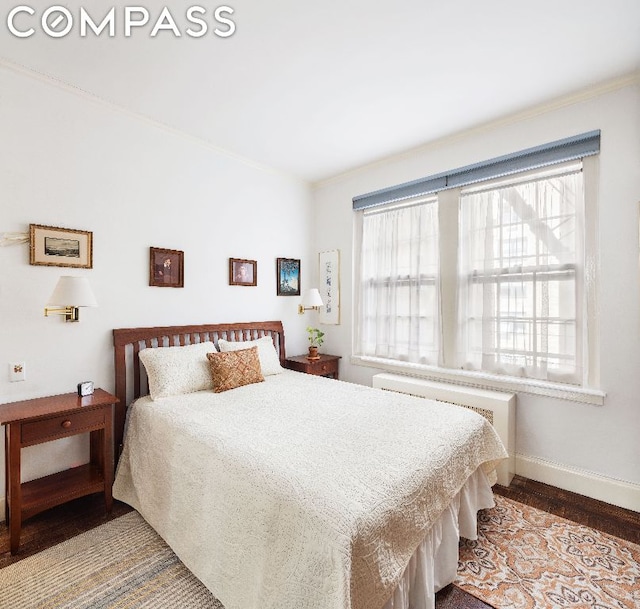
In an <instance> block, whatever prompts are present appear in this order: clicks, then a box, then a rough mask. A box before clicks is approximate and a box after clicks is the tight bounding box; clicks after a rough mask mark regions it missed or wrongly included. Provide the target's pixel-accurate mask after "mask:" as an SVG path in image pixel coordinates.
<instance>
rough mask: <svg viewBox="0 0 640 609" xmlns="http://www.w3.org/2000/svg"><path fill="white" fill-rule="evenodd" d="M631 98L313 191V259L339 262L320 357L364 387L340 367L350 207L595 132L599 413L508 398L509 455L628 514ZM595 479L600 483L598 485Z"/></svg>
mask: <svg viewBox="0 0 640 609" xmlns="http://www.w3.org/2000/svg"><path fill="white" fill-rule="evenodd" d="M639 89H640V87H639V86H638V80H637V78H636V79H633V78H632V79H628V80H627V81H625V82H620V83H618V85H617V86H609V85H607V88H605V87H604V86H603V87H602V88H601V89H600V90H599V91H598V92H597V94H596V92H594V91H592V92H590V93H589V94H584V95H582V96H581V97H580V98H577V97H576V98H574V99H573V100H563V101H562V102H558V103H556V104H553V105H549V106H547V107H545V108H539V109H535V110H532V111H530V112H527V113H526V114H523V115H521V116H519V117H513V118H511V119H505V120H504V121H501V122H499V123H494V124H492V125H489V126H486V127H484V128H479V129H476V130H474V131H472V132H468V133H463V134H460V135H458V136H456V137H452V138H449V139H447V140H443V141H441V142H436V143H434V144H431V145H428V146H425V147H422V148H420V149H416V150H413V151H409V152H407V153H405V154H403V155H399V156H397V157H393V158H389V159H386V160H384V161H381V162H379V163H376V164H374V165H371V166H368V167H364V168H361V169H359V170H356V171H353V172H350V173H347V174H345V175H343V176H338V177H336V178H334V179H332V180H329V181H326V182H324V183H322V184H319V185H317V187H316V189H315V227H316V229H315V235H316V236H315V245H316V249H318V250H319V251H321V250H324V249H333V248H338V249H340V250H341V256H342V285H343V286H344V288H343V290H342V324H341V325H340V326H332V327H327V340H326V343H325V345H326V351H327V352H332V353H336V354H340V355H342V356H343V359H342V362H341V374H342V378H345V379H346V380H351V381H354V382H358V383H363V384H370V383H371V377H372V376H373V374H375V373H377V372H379V370H375V369H372V368H364V367H361V366H356V365H354V364H351V363H350V362H349V355H350V354H351V334H352V323H351V320H352V294H351V292H350V289H348V286H351V285H352V264H353V255H352V254H353V252H352V242H353V238H352V202H351V199H352V197H353V196H355V195H359V194H364V193H367V192H371V191H374V190H377V189H380V188H384V187H386V186H392V185H396V184H400V183H403V182H406V181H409V180H415V179H418V178H421V177H424V176H427V175H430V174H435V173H438V172H441V171H445V170H447V169H451V168H454V167H460V166H464V165H468V164H471V163H475V162H479V161H483V160H486V159H489V158H492V157H495V156H499V155H502V154H507V153H510V152H515V151H518V150H521V149H524V148H528V147H531V146H535V145H538V144H544V143H546V142H550V141H553V140H557V139H560V138H563V137H567V136H571V135H576V134H578V133H582V132H586V131H590V130H592V129H601V130H602V138H601V153H600V159H599V168H600V180H599V238H600V252H599V256H600V291H599V292H600V293H599V298H600V324H601V353H600V355H601V388H602V389H603V390H605V391H606V392H607V397H606V399H605V404H604V406H589V405H586V404H580V403H575V402H570V401H566V400H558V399H552V398H544V397H537V396H533V395H527V394H519V395H518V407H517V452H518V455H519V462H520V463H521V466H522V468H523V470H522V471H523V472H524V471H525V470H524V466H526V474H528V475H529V476H530V477H538V479H541V480H542V481H548V482H550V483H555V484H557V485H559V486H563V485H564V486H565V487H568V486H572V488H571V489H570V490H576V491H579V492H582V493H583V494H587V495H591V496H597V497H598V498H601V499H608V500H610V501H611V502H612V503H618V504H624V505H626V506H627V507H635V509H637V510H640V486H639V485H640V442H639V441H638V432H639V430H640V347H639V344H640V343H639V339H640V328H639V320H640V299H639V273H638V205H639V201H640V111H639V110H640V107H639V106H640V91H639ZM470 103H473V101H472V99H470ZM434 120H437V117H434ZM554 472H555V473H556V474H558V472H562V474H563V475H559V474H558V475H554ZM567 472H568V474H567ZM564 474H567V475H564ZM603 480H604V482H605V484H604V485H600V486H598V485H599V483H600V482H602V481H603ZM618 481H620V482H621V484H617V482H618ZM596 486H598V488H596ZM614 487H618V488H617V489H616V488H614ZM617 491H621V493H622V495H624V498H623V499H618V498H615V497H609V493H613V492H617ZM603 495H604V496H603Z"/></svg>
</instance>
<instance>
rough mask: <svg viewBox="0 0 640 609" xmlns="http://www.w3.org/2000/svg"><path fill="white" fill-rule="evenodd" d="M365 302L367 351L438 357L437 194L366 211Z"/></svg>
mask: <svg viewBox="0 0 640 609" xmlns="http://www.w3.org/2000/svg"><path fill="white" fill-rule="evenodd" d="M359 303H360V315H359V322H358V324H357V327H358V336H359V345H358V350H359V352H360V353H361V354H363V355H368V356H373V357H380V358H386V359H394V360H400V361H408V362H416V363H421V364H436V363H437V362H438V353H439V349H440V340H439V318H438V317H439V316H438V215H437V201H436V199H434V198H431V199H428V200H422V201H417V202H413V203H412V204H409V205H402V206H394V207H391V208H385V209H381V210H373V211H370V212H366V213H365V214H364V215H363V218H362V249H361V264H360V293H359Z"/></svg>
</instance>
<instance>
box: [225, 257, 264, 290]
mask: <svg viewBox="0 0 640 609" xmlns="http://www.w3.org/2000/svg"><path fill="white" fill-rule="evenodd" d="M229 285H258V263H257V262H256V261H255V260H245V259H243V258H229Z"/></svg>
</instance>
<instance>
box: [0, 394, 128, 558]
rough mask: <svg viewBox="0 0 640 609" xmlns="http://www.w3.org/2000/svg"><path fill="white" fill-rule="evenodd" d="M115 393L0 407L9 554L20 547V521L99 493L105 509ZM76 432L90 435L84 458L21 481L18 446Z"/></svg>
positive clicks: (110, 500) (110, 502)
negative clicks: (85, 460)
mask: <svg viewBox="0 0 640 609" xmlns="http://www.w3.org/2000/svg"><path fill="white" fill-rule="evenodd" d="M118 401H119V400H118V398H117V397H116V396H115V395H111V394H110V393H108V392H106V391H104V390H102V389H96V390H95V392H94V393H93V394H92V395H88V396H85V397H79V396H78V394H77V393H65V394H62V395H54V396H50V397H45V398H36V399H33V400H24V401H21V402H12V403H9V404H1V405H0V425H5V468H6V471H5V490H6V494H5V498H6V506H5V518H6V522H7V525H8V526H9V528H10V532H9V536H10V546H11V554H16V553H17V551H18V547H19V546H20V531H21V528H22V521H23V520H26V519H27V518H30V517H31V516H34V515H35V514H38V513H39V512H42V511H44V510H47V509H49V508H52V507H54V506H56V505H60V504H61V503H66V502H67V501H71V500H72V499H77V498H78V497H84V496H85V495H90V494H92V493H104V501H105V507H106V510H107V512H110V511H111V508H112V506H113V498H112V495H111V487H112V486H113V417H114V407H115V404H117V403H118ZM81 433H89V434H90V455H91V457H90V462H89V463H87V464H86V465H81V466H79V467H73V468H71V469H67V470H65V471H62V472H58V473H56V474H52V475H50V476H44V477H43V478H38V479H37V480H32V481H30V482H24V483H22V484H21V482H20V481H21V478H20V472H21V462H20V456H21V454H20V453H21V449H23V448H24V447H26V446H33V445H35V444H42V443H44V442H51V441H52V440H58V439H60V438H67V437H69V436H75V435H77V434H81Z"/></svg>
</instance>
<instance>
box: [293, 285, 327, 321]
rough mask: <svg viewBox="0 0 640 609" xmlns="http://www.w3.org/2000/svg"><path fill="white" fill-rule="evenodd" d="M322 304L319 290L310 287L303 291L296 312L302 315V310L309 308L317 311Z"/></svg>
mask: <svg viewBox="0 0 640 609" xmlns="http://www.w3.org/2000/svg"><path fill="white" fill-rule="evenodd" d="M323 306H324V302H322V298H321V296H320V292H319V291H318V289H317V288H311V289H310V290H307V291H306V292H305V294H304V298H303V299H302V304H300V305H298V313H300V315H304V312H305V311H309V310H310V309H313V310H314V311H319V310H320V307H323Z"/></svg>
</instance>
